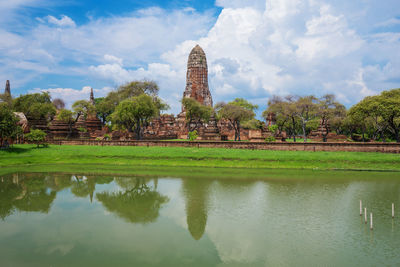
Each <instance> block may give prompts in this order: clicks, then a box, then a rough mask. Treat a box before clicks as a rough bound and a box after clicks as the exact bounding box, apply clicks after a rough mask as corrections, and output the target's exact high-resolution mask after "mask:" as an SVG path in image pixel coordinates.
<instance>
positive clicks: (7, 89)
mask: <svg viewBox="0 0 400 267" xmlns="http://www.w3.org/2000/svg"><path fill="white" fill-rule="evenodd" d="M4 94H6V95H7V94H8V95H11V88H10V81H9V80H7V81H6V88H5V89H4Z"/></svg>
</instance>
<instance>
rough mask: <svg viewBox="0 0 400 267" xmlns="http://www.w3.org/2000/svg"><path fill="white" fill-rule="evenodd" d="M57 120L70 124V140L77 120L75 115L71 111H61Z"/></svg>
mask: <svg viewBox="0 0 400 267" xmlns="http://www.w3.org/2000/svg"><path fill="white" fill-rule="evenodd" d="M57 118H58V119H59V120H60V121H62V122H65V123H66V124H68V138H69V137H71V134H72V126H73V125H74V122H75V118H74V113H73V112H72V111H71V110H68V109H61V110H60V111H59V112H58V115H57Z"/></svg>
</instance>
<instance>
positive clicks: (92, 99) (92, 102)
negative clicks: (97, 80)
mask: <svg viewBox="0 0 400 267" xmlns="http://www.w3.org/2000/svg"><path fill="white" fill-rule="evenodd" d="M90 103H91V104H92V105H94V104H95V102H94V94H93V88H90Z"/></svg>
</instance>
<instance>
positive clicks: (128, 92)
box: [95, 80, 169, 124]
mask: <svg viewBox="0 0 400 267" xmlns="http://www.w3.org/2000/svg"><path fill="white" fill-rule="evenodd" d="M158 91H159V87H158V85H157V83H156V82H154V81H147V80H144V81H132V82H128V83H126V84H123V85H121V86H119V87H118V88H117V89H116V90H114V91H111V92H109V93H108V94H107V96H106V97H104V98H96V99H95V107H96V113H97V116H98V117H99V118H100V119H101V120H102V122H103V123H104V124H106V123H107V122H109V121H112V118H111V116H110V115H111V114H112V113H113V112H114V111H115V109H116V107H117V106H118V104H119V103H121V102H122V101H124V100H126V99H129V98H132V97H137V96H140V95H142V94H147V95H149V96H152V97H154V103H155V104H156V106H157V108H158V110H159V111H161V110H167V109H169V107H168V105H166V104H165V103H164V102H162V101H161V100H160V99H159V98H158V97H157V95H158Z"/></svg>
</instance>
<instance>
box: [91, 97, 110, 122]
mask: <svg viewBox="0 0 400 267" xmlns="http://www.w3.org/2000/svg"><path fill="white" fill-rule="evenodd" d="M94 101H95V107H96V113H97V117H98V118H100V120H101V121H102V122H103V124H106V122H107V121H108V120H109V116H110V115H111V114H112V113H113V112H114V110H115V105H114V103H113V102H112V101H109V100H108V99H106V98H105V97H99V98H95V99H94Z"/></svg>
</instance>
